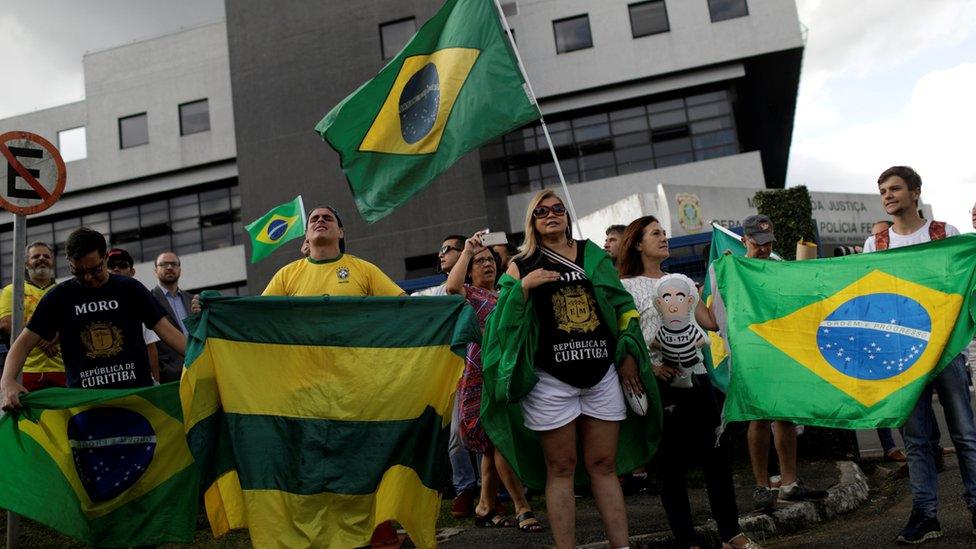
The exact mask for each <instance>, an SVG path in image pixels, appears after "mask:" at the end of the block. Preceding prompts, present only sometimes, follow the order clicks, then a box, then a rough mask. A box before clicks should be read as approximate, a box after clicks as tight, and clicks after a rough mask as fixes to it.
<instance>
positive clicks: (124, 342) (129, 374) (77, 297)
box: [0, 227, 186, 410]
mask: <svg viewBox="0 0 976 549" xmlns="http://www.w3.org/2000/svg"><path fill="white" fill-rule="evenodd" d="M66 248H67V256H68V265H69V267H70V270H71V274H72V275H73V278H71V279H69V280H66V281H64V282H62V283H60V284H58V285H57V286H55V287H54V288H53V289H52V290H51V291H50V292H48V293H47V294H46V295H45V296H44V298H42V299H41V302H40V303H38V305H37V309H35V310H34V315H33V316H32V317H31V319H30V322H28V323H27V327H26V328H24V331H23V332H21V333H20V335H18V336H17V339H16V340H15V341H14V343H13V345H12V346H11V348H10V352H9V353H8V355H7V360H6V362H5V364H4V371H3V377H2V379H0V393H2V398H3V400H2V407H3V409H4V410H11V409H17V408H20V394H21V393H25V392H27V389H25V388H24V386H23V385H21V384H20V383H18V382H17V375H18V374H19V373H20V371H21V369H22V368H23V367H24V362H25V360H26V359H27V355H28V353H29V352H30V351H31V349H33V348H34V347H35V346H37V344H38V343H39V342H40V341H42V340H47V341H50V340H51V339H53V338H54V336H55V335H57V336H58V337H59V341H60V343H61V352H62V357H63V358H64V367H65V372H66V373H67V382H68V387H73V388H82V389H123V388H134V387H146V386H150V385H152V383H153V381H152V376H151V375H150V370H149V357H148V355H147V353H146V344H145V342H144V340H143V337H142V325H143V324H145V325H147V326H151V327H152V329H153V331H155V332H156V334H158V335H159V337H160V338H162V340H163V341H165V342H166V343H167V344H168V345H170V346H171V347H173V348H174V349H177V350H179V351H180V352H184V346H185V343H186V339H185V338H184V337H183V334H182V333H180V331H179V330H178V329H176V328H175V327H173V325H172V324H170V323H169V321H168V320H166V318H165V315H164V314H163V311H162V310H160V308H159V306H158V305H157V304H156V301H155V300H154V299H153V298H152V296H151V295H150V294H149V290H147V289H146V288H145V287H143V285H142V284H140V283H139V281H137V280H135V279H132V278H126V277H123V276H118V275H113V274H110V273H109V272H108V269H107V268H106V255H107V254H106V245H105V237H104V236H102V234H101V233H99V232H97V231H94V230H92V229H89V228H87V227H82V228H80V229H77V230H75V231H73V232H72V233H71V234H70V235H69V236H68V240H67V242H66Z"/></svg>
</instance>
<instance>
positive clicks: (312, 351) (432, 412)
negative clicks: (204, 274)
mask: <svg viewBox="0 0 976 549" xmlns="http://www.w3.org/2000/svg"><path fill="white" fill-rule="evenodd" d="M201 306H202V308H203V312H202V313H201V314H200V315H199V316H196V317H193V318H191V319H190V320H189V321H188V326H187V327H188V328H189V330H190V336H191V337H190V344H189V346H188V347H187V355H186V361H187V367H186V373H185V374H184V376H183V381H182V385H181V386H180V391H181V394H182V396H183V409H184V413H185V416H186V420H187V421H186V429H187V439H188V440H189V444H190V450H191V452H192V453H193V455H194V457H196V459H197V462H198V463H199V464H200V469H201V475H202V478H203V483H202V484H203V486H204V487H205V489H206V493H205V496H204V502H205V504H206V508H207V517H208V518H209V519H210V525H211V528H212V529H213V532H214V535H215V536H220V535H222V534H224V533H226V532H227V531H229V530H231V529H235V528H248V529H249V530H250V537H251V543H252V544H253V545H254V547H255V548H257V549H262V548H268V547H336V548H346V547H362V546H366V545H369V541H370V536H371V535H372V533H373V529H374V528H375V527H376V526H377V525H378V524H380V523H382V522H385V521H387V520H396V521H397V522H399V523H400V524H402V525H403V527H404V528H406V530H407V532H408V533H409V534H410V539H411V540H413V542H414V544H415V545H416V546H417V547H421V548H424V547H434V546H435V545H436V541H435V531H434V530H435V525H436V522H437V514H438V512H439V511H440V503H441V498H440V494H439V492H438V490H439V489H440V487H441V480H442V479H443V478H444V477H443V475H445V474H446V467H447V462H446V455H447V442H448V438H449V434H450V421H451V410H452V409H453V403H454V391H455V389H456V388H457V383H458V379H459V378H460V376H461V371H462V370H463V368H464V354H465V350H466V348H467V344H468V343H469V342H471V341H475V340H477V339H478V338H479V335H480V334H479V330H478V324H477V322H476V321H475V315H474V309H473V308H471V307H469V306H468V305H467V304H466V302H465V301H464V300H462V299H460V298H459V297H457V296H445V297H432V298H428V299H411V298H408V297H404V298H400V297H367V298H363V297H326V298H322V297H212V298H211V297H209V296H207V295H206V294H204V295H203V296H202V298H201Z"/></svg>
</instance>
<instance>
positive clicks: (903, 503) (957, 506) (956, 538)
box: [764, 457, 976, 549]
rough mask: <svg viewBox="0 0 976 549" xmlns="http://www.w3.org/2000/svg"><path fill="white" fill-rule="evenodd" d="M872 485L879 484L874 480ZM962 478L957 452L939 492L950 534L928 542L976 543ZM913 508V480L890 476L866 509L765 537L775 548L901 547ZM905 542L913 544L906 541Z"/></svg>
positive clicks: (935, 546)
mask: <svg viewBox="0 0 976 549" xmlns="http://www.w3.org/2000/svg"><path fill="white" fill-rule="evenodd" d="M872 488H874V487H873V486H872ZM961 493H962V479H961V477H960V476H959V467H958V465H957V463H956V459H955V457H949V458H947V459H946V471H945V472H944V473H942V474H941V475H939V495H940V501H941V503H942V506H941V511H940V513H939V520H940V521H941V523H942V531H943V532H944V533H945V536H944V537H943V538H942V539H940V540H935V541H930V542H927V543H925V544H924V545H922V547H926V548H928V547H931V548H932V549H941V548H947V547H953V548H955V547H969V548H973V547H976V537H974V536H973V527H972V523H971V517H970V514H969V511H968V510H967V509H966V505H965V504H964V503H963V501H962V498H960V497H959V496H960V494H961ZM911 509H912V494H911V491H910V490H909V489H908V480H907V479H902V480H896V479H890V480H888V481H886V482H885V483H884V485H883V486H881V487H880V489H879V490H872V499H871V501H870V502H868V503H866V504H864V505H863V506H862V507H861V508H860V509H858V510H857V511H855V512H853V513H851V514H850V515H845V516H843V517H838V518H835V519H834V520H832V521H829V522H827V523H824V524H821V525H818V526H816V527H814V528H812V529H810V530H807V531H805V532H803V533H801V534H797V535H793V536H787V537H782V538H774V539H771V540H767V541H766V542H764V546H765V547H771V548H787V547H789V548H814V547H816V548H821V547H856V548H860V549H867V548H872V547H895V546H896V543H895V537H897V535H898V532H899V531H900V530H901V528H902V527H903V526H904V525H905V522H906V521H907V520H908V515H909V514H910V513H911ZM901 547H908V546H904V545H902V546H901Z"/></svg>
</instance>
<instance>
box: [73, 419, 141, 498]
mask: <svg viewBox="0 0 976 549" xmlns="http://www.w3.org/2000/svg"><path fill="white" fill-rule="evenodd" d="M68 443H69V444H70V445H71V454H72V457H73V458H74V462H75V470H77V472H78V478H79V479H81V484H82V486H84V488H85V492H87V493H88V497H90V498H91V500H92V501H95V502H99V501H109V500H111V499H114V498H116V497H118V496H119V495H121V494H122V493H123V492H125V491H126V490H128V489H129V488H131V487H132V485H134V484H135V483H136V481H137V480H139V478H140V477H142V475H143V474H145V472H146V470H147V469H148V468H149V464H150V463H152V459H153V454H155V452H156V432H155V431H154V430H153V427H152V424H151V423H150V422H149V420H148V419H146V418H145V417H143V416H142V415H140V414H139V413H137V412H134V411H132V410H128V409H125V408H91V409H88V410H85V411H83V412H80V413H78V414H75V415H74V416H72V417H71V419H69V420H68Z"/></svg>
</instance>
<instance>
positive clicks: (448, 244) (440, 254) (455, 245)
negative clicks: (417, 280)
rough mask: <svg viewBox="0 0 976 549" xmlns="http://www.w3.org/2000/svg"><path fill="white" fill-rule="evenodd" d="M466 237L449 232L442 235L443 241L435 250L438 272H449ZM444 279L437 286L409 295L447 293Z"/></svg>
mask: <svg viewBox="0 0 976 549" xmlns="http://www.w3.org/2000/svg"><path fill="white" fill-rule="evenodd" d="M465 240H467V237H465V236H461V235H459V234H451V235H447V236H446V237H444V242H443V243H442V244H441V247H440V249H439V250H437V267H438V269H439V270H440V272H442V273H444V274H445V275H446V274H448V273H450V272H451V269H453V268H454V264H455V263H457V260H458V258H459V257H461V250H463V249H464V241H465ZM446 282H447V281H446V280H445V281H444V282H441V283H440V284H438V285H437V286H434V287H432V288H425V289H423V290H420V291H419V292H414V293H413V294H411V295H419V296H430V295H447V290H446V286H445V284H446Z"/></svg>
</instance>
